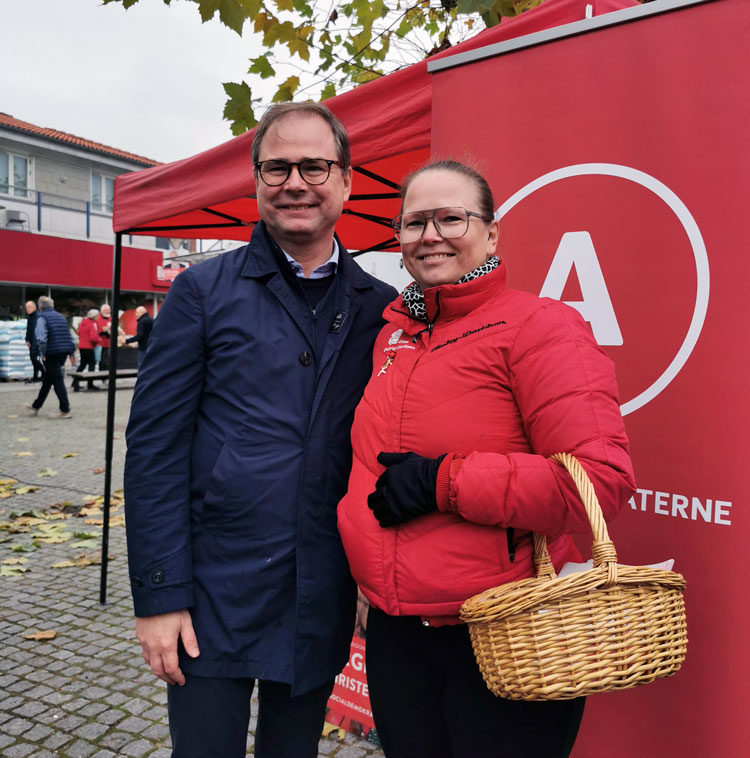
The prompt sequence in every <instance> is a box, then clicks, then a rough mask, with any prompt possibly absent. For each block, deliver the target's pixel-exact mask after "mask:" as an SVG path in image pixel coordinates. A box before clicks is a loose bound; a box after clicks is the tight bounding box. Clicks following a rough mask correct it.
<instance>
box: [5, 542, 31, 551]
mask: <svg viewBox="0 0 750 758" xmlns="http://www.w3.org/2000/svg"><path fill="white" fill-rule="evenodd" d="M10 549H11V550H12V551H13V552H14V553H33V552H34V551H35V550H36V545H35V544H34V543H33V542H19V543H18V544H16V545H11V548H10Z"/></svg>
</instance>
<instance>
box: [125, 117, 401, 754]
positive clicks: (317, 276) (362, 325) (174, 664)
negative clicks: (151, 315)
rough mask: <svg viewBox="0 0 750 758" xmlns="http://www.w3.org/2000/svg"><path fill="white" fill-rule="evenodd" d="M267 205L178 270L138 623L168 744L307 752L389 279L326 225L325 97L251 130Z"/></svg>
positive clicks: (164, 318) (131, 460)
mask: <svg viewBox="0 0 750 758" xmlns="http://www.w3.org/2000/svg"><path fill="white" fill-rule="evenodd" d="M252 161H253V165H254V174H255V184H256V190H257V198H258V209H259V212H260V216H261V219H262V221H261V222H260V223H258V224H257V225H256V227H255V229H254V230H253V234H252V237H251V240H250V243H249V244H248V245H246V246H245V247H242V248H240V249H238V250H234V251H231V252H228V253H225V254H223V255H221V256H219V257H216V258H213V259H211V260H208V261H205V262H203V263H199V264H197V265H196V266H193V267H191V268H189V269H186V270H185V271H184V272H182V273H181V274H180V275H179V276H178V277H177V278H176V279H175V280H174V282H173V283H172V286H171V288H170V292H169V295H168V296H167V298H166V300H165V302H164V305H163V306H162V308H161V310H160V311H159V318H158V319H157V320H156V324H155V326H154V330H153V333H152V335H151V337H150V340H149V348H148V354H147V355H146V357H145V360H144V362H143V366H142V368H141V371H140V374H139V377H138V383H137V386H136V390H135V394H134V398H133V404H132V410H131V416H130V423H129V425H128V432H127V439H128V453H127V460H126V465H125V502H126V511H127V518H126V523H127V531H128V553H129V556H128V558H129V568H130V579H131V588H132V593H133V599H134V606H135V615H136V617H137V618H136V634H137V636H138V639H139V640H140V642H141V647H142V649H143V655H144V658H145V659H146V661H147V662H148V663H149V664H150V666H151V670H152V671H153V672H154V674H156V675H157V676H158V677H160V678H161V679H163V680H164V681H166V682H168V684H169V687H168V707H169V720H170V731H171V735H172V744H173V751H174V752H173V753H172V755H173V756H174V758H182V757H184V756H197V755H200V756H204V757H207V756H215V757H216V758H239V757H240V756H244V755H245V743H246V739H247V728H248V722H249V717H250V696H251V694H252V691H253V688H254V686H255V683H256V682H257V683H258V690H259V713H258V723H257V728H256V732H255V755H256V756H258V758H312V757H313V756H316V755H317V745H318V740H319V738H320V733H321V727H322V724H323V719H324V714H325V706H326V702H327V699H328V697H329V695H330V692H331V689H332V687H333V680H334V677H335V676H336V674H337V673H338V672H339V671H340V670H341V668H342V667H343V665H344V664H345V663H346V660H347V657H348V653H349V643H350V640H351V634H352V629H353V625H354V618H355V599H356V592H355V586H354V583H353V581H352V579H351V576H350V574H349V571H348V567H347V564H346V558H345V555H344V552H343V549H342V546H341V542H340V539H339V535H338V530H337V526H336V505H337V503H338V501H339V500H340V499H341V497H342V496H343V494H344V492H345V491H346V485H347V479H348V474H349V469H350V465H351V445H350V439H349V434H350V428H351V423H352V418H353V414H354V408H355V406H356V404H357V402H358V400H359V399H360V397H361V394H362V391H363V389H364V386H365V384H366V382H367V380H368V378H369V374H370V369H371V366H372V344H373V341H374V338H375V336H376V335H377V333H378V331H379V329H380V327H381V325H382V323H383V321H382V312H383V309H384V308H385V306H386V305H387V303H388V302H390V300H392V299H393V298H394V297H395V295H396V292H395V290H394V289H393V288H391V287H389V286H387V285H385V284H383V283H382V282H379V281H378V280H376V279H374V278H373V277H371V276H369V275H368V274H366V273H365V272H364V271H362V269H361V268H360V267H359V266H358V265H357V264H356V263H355V262H354V261H353V259H352V258H351V257H350V256H349V254H348V253H347V252H346V250H345V249H344V248H343V246H342V245H341V243H340V242H339V241H338V239H337V238H336V237H335V235H334V226H335V224H336V222H337V221H338V219H339V217H340V216H341V212H342V209H343V204H344V202H345V201H346V199H347V198H348V196H349V191H350V187H351V176H352V170H351V166H350V156H349V141H348V136H347V134H346V130H345V129H344V127H343V125H342V124H341V123H340V122H339V121H338V119H336V118H335V117H334V116H333V115H332V114H331V113H330V111H328V109H327V108H325V107H323V106H320V105H316V104H312V103H298V104H284V105H280V106H274V107H273V108H271V109H269V110H268V111H267V112H266V114H265V115H264V116H263V118H262V119H261V122H260V124H259V125H258V127H257V130H256V133H255V139H254V142H253V146H252Z"/></svg>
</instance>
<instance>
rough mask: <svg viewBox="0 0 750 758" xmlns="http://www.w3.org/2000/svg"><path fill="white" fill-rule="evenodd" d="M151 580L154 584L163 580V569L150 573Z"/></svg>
mask: <svg viewBox="0 0 750 758" xmlns="http://www.w3.org/2000/svg"><path fill="white" fill-rule="evenodd" d="M151 581H152V582H153V583H154V584H161V583H162V582H163V581H164V572H163V571H154V573H153V574H151Z"/></svg>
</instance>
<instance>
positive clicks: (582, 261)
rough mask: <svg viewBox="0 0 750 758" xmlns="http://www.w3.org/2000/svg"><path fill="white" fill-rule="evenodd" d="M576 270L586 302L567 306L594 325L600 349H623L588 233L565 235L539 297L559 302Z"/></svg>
mask: <svg viewBox="0 0 750 758" xmlns="http://www.w3.org/2000/svg"><path fill="white" fill-rule="evenodd" d="M573 267H575V269H576V273H577V275H578V283H579V284H580V287H581V295H582V297H583V300H581V301H580V302H567V301H566V305H570V306H572V307H573V308H575V309H576V310H577V311H578V312H579V313H580V314H581V315H582V316H583V318H584V319H586V321H588V322H589V323H590V324H591V330H592V331H593V332H594V338H595V339H596V341H597V342H598V343H599V344H600V345H622V333H621V332H620V327H619V325H618V323H617V317H616V316H615V310H614V308H613V307H612V300H611V299H610V297H609V292H608V291H607V285H606V283H605V281H604V274H602V269H601V266H600V265H599V260H598V258H597V257H596V250H595V249H594V243H593V242H592V241H591V235H590V234H589V233H588V232H567V233H566V234H563V236H562V239H561V240H560V244H559V245H558V247H557V252H556V253H555V257H554V259H553V260H552V265H551V266H550V269H549V272H548V273H547V278H546V279H545V280H544V284H543V285H542V291H541V292H540V293H539V297H551V298H552V299H553V300H559V299H560V298H561V297H562V293H563V290H564V289H565V283H566V282H567V281H568V277H569V276H570V270H571V268H573Z"/></svg>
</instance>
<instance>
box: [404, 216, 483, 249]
mask: <svg viewBox="0 0 750 758" xmlns="http://www.w3.org/2000/svg"><path fill="white" fill-rule="evenodd" d="M472 216H474V217H475V218H481V219H482V221H486V222H487V223H489V222H490V221H492V219H491V218H487V216H484V215H483V214H481V213H475V212H474V211H467V210H466V208H460V207H456V208H434V209H432V210H429V211H412V212H411V213H399V215H398V216H396V218H394V219H393V221H391V225H392V226H393V230H394V232H395V233H396V238H397V239H398V241H399V242H402V243H406V244H408V243H409V242H418V241H419V240H421V239H422V235H423V234H424V230H425V228H426V227H427V222H428V221H429V220H430V219H432V223H433V224H434V226H435V229H436V231H437V233H438V234H439V235H440V236H441V237H442V238H443V239H456V238H457V237H463V236H464V234H466V232H467V231H469V221H470V219H471V217H472Z"/></svg>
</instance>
